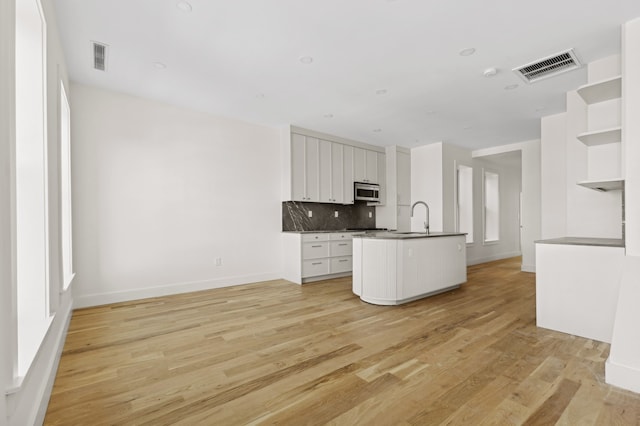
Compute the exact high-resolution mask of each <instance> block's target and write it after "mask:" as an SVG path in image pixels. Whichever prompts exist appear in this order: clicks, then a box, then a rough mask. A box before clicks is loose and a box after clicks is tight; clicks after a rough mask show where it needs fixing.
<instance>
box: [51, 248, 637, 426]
mask: <svg viewBox="0 0 640 426" xmlns="http://www.w3.org/2000/svg"><path fill="white" fill-rule="evenodd" d="M519 265H520V259H519V258H515V259H508V260H504V261H498V262H493V263H488V264H484V265H477V266H473V267H470V268H469V275H468V282H467V283H466V284H464V285H463V286H462V288H461V289H459V290H455V291H452V292H449V293H445V294H441V295H438V296H435V297H432V298H428V299H423V300H420V301H416V302H413V303H410V304H408V305H404V306H397V307H380V306H373V305H368V304H366V303H364V302H361V301H360V300H359V299H358V298H357V297H356V296H354V295H353V294H352V293H351V279H350V278H342V279H335V280H330V281H324V282H319V283H314V284H307V285H304V286H302V287H300V286H298V285H295V284H291V283H288V282H286V281H270V282H265V283H257V284H251V285H245V286H238V287H229V288H224V289H218V290H210V291H203V292H198V293H190V294H183V295H176V296H169V297H161V298H155V299H146V300H141V301H135V302H128V303H119V304H114V305H108V306H102V307H96V308H89V309H81V310H77V311H75V312H74V314H73V318H72V320H71V326H70V330H69V334H68V336H67V341H66V344H65V347H64V352H63V355H62V360H61V362H60V368H59V370H58V374H57V377H56V382H55V385H54V389H53V394H52V396H51V401H50V404H49V408H48V411H47V416H46V419H45V424H48V425H58V424H60V425H103V424H104V425H107V424H109V425H120V424H121V425H169V424H171V425H173V424H180V425H199V424H203V425H232V424H276V423H277V424H296V425H298V424H325V423H329V424H334V425H354V424H366V425H408V424H426V425H431V424H465V425H482V424H540V425H549V424H564V425H577V424H580V425H589V424H593V425H617V424H630V425H633V424H640V395H637V394H633V393H631V392H626V391H622V390H619V389H616V388H613V387H611V386H608V385H606V384H605V383H604V361H605V360H606V358H607V356H608V352H609V345H607V344H604V343H599V342H596V341H592V340H587V339H583V338H578V337H574V336H571V335H567V334H563V333H558V332H553V331H549V330H544V329H540V328H537V327H536V325H535V275H534V274H528V273H523V272H520V271H519Z"/></svg>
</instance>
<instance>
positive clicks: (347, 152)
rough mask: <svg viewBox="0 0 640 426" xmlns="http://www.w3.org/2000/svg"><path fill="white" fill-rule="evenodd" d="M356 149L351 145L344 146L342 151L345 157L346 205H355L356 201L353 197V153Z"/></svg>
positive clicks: (344, 185) (344, 188)
mask: <svg viewBox="0 0 640 426" xmlns="http://www.w3.org/2000/svg"><path fill="white" fill-rule="evenodd" d="M354 149H355V148H354V147H352V146H349V145H344V146H343V149H342V155H343V164H344V169H343V181H342V184H343V191H344V203H345V204H353V203H354V201H355V199H354V197H353V182H354V175H353V151H354Z"/></svg>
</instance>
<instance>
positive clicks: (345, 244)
mask: <svg viewBox="0 0 640 426" xmlns="http://www.w3.org/2000/svg"><path fill="white" fill-rule="evenodd" d="M338 245H339V246H348V245H349V244H347V243H342V244H338Z"/></svg>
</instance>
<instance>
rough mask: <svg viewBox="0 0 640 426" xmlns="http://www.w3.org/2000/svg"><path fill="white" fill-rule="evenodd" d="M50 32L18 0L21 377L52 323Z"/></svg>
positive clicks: (17, 355) (17, 352) (17, 350)
mask: <svg viewBox="0 0 640 426" xmlns="http://www.w3.org/2000/svg"><path fill="white" fill-rule="evenodd" d="M46 33H47V32H46V27H45V21H44V14H43V12H42V7H41V4H40V2H39V1H38V0H18V1H16V53H15V55H16V149H15V200H16V218H15V221H16V225H15V226H16V246H15V258H16V283H15V285H16V291H15V294H16V301H15V306H16V308H15V309H16V317H17V344H16V345H15V346H14V359H15V360H16V362H15V363H14V376H15V378H16V379H18V378H20V377H24V376H25V375H26V373H27V371H28V369H29V367H30V366H31V363H32V362H33V360H34V358H35V355H36V353H37V352H38V349H39V348H40V345H41V343H42V341H43V340H44V336H45V334H46V332H47V330H48V328H49V325H50V324H51V319H50V317H49V252H48V247H49V229H48V214H47V213H48V198H47V197H48V194H47V188H48V183H47V137H46V132H47V123H46V104H47V102H46V83H45V82H46V78H45V77H46V60H45V57H46V56H45V54H46Z"/></svg>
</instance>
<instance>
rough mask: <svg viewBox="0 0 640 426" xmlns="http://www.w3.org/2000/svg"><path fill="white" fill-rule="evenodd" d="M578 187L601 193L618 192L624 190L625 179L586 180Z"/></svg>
mask: <svg viewBox="0 0 640 426" xmlns="http://www.w3.org/2000/svg"><path fill="white" fill-rule="evenodd" d="M578 185H580V186H584V187H585V188H589V189H594V190H596V191H601V192H606V191H616V190H621V189H623V188H624V179H605V180H584V181H582V182H578Z"/></svg>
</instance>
